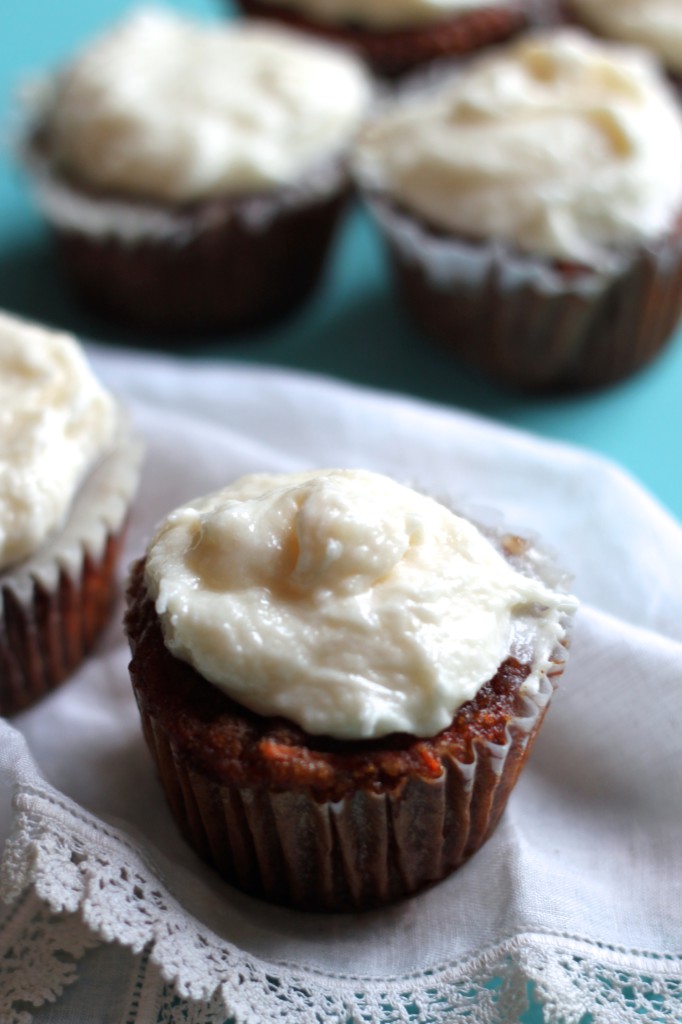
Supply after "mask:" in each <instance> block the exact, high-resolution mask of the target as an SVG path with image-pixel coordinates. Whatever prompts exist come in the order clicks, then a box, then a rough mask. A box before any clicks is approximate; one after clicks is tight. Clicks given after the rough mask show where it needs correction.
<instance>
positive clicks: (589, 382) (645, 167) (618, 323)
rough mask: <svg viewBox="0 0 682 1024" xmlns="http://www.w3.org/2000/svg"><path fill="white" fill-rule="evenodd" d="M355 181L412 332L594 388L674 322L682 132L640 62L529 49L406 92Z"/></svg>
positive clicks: (678, 294)
mask: <svg viewBox="0 0 682 1024" xmlns="http://www.w3.org/2000/svg"><path fill="white" fill-rule="evenodd" d="M357 171H358V176H359V179H360V181H361V182H362V183H363V185H364V188H365V190H366V193H367V195H368V197H369V198H370V201H371V205H372V209H373V211H374V213H375V214H376V217H377V221H378V223H379V225H380V227H381V228H382V230H383V232H384V235H385V237H386V240H387V242H388V247H389V251H390V253H391V256H392V260H393V264H394V267H395V271H396V275H397V279H398V290H399V292H400V294H401V295H402V297H403V298H404V300H405V302H406V305H407V308H408V309H409V311H410V313H411V314H412V316H413V318H414V320H415V321H416V322H417V323H418V324H419V325H420V326H421V327H423V328H424V330H425V331H426V332H427V333H428V334H430V335H432V336H434V337H435V338H437V339H438V340H440V341H441V342H443V343H444V344H446V345H447V346H448V347H449V348H451V349H452V350H453V351H455V352H456V353H457V354H458V355H459V356H461V357H462V359H464V360H466V361H468V362H470V363H472V364H474V365H476V366H478V367H481V368H482V369H483V370H485V371H487V372H489V373H490V374H492V375H494V376H495V377H497V378H500V379H501V380H503V381H506V382H509V383H512V384H515V385H521V386H523V387H531V388H573V387H591V386H597V385H603V384H606V383H608V382H611V381H614V380H617V379H618V378H621V377H624V376H626V375H627V374H629V373H632V372H633V371H635V370H637V369H639V368H640V367H641V366H643V365H644V364H645V363H646V362H648V361H649V360H650V359H652V358H653V357H654V356H655V355H656V354H657V353H658V352H659V351H660V349H661V348H662V347H663V345H664V344H665V342H666V341H667V340H668V338H669V337H670V335H671V333H672V331H673V330H674V327H675V325H676V323H677V320H678V318H679V315H680V311H681V308H682V233H681V231H680V215H681V213H682V116H681V114H680V110H679V109H678V107H677V105H676V103H675V100H674V97H673V96H672V95H671V93H670V92H669V90H668V88H667V86H666V83H665V82H664V81H663V80H662V78H661V76H660V75H659V73H658V71H657V68H656V67H655V66H654V64H653V62H650V61H649V60H648V59H647V57H646V56H645V55H644V54H643V53H642V52H640V51H634V50H629V49H626V48H623V47H620V46H615V45H612V44H605V43H601V42H598V41H596V40H593V39H591V38H589V37H588V36H584V35H582V34H579V33H577V32H574V31H571V30H564V31H559V32H554V33H546V34H538V35H530V36H527V37H525V38H523V39H522V40H521V41H520V42H518V43H514V44H511V45H509V46H507V47H505V48H502V49H500V50H498V51H497V52H496V53H495V54H491V55H489V56H486V57H484V58H481V59H480V60H478V61H476V62H473V63H472V64H470V65H469V66H468V67H467V68H466V69H465V70H463V71H462V72H461V73H460V74H459V75H456V76H451V77H449V78H447V79H445V80H441V81H440V82H438V83H437V84H436V85H435V86H432V87H430V88H426V89H425V90H423V91H416V92H415V93H413V94H410V95H409V97H405V98H403V99H402V100H400V101H398V102H397V103H396V104H395V105H394V106H393V107H392V108H390V109H388V110H386V111H385V112H384V113H383V114H381V115H380V116H378V117H377V118H376V119H375V120H374V121H373V123H372V124H371V125H370V126H369V127H368V128H367V129H366V131H365V132H364V133H363V135H362V137H361V139H360V141H359V144H358V150H357Z"/></svg>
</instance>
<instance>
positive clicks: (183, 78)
mask: <svg viewBox="0 0 682 1024" xmlns="http://www.w3.org/2000/svg"><path fill="white" fill-rule="evenodd" d="M370 94H371V90H370V85H369V80H368V78H367V76H366V72H365V71H364V70H363V67H362V65H361V64H360V62H359V61H358V60H356V58H355V57H353V56H352V55H350V54H347V53H345V52H343V51H340V50H337V49H335V48H333V47H330V46H327V45H325V44H322V43H318V42H313V41H311V40H309V39H307V38H304V37H299V36H296V35H294V34H293V33H290V32H286V31H284V30H282V29H276V28H274V27H267V26H265V25H260V24H257V23H239V24H229V25H220V26H218V25H208V24H206V25H204V24H200V23H194V22H191V21H186V20H183V19H181V18H179V17H176V16H175V15H172V14H170V13H165V12H162V11H158V10H148V11H142V12H138V13H137V14H134V15H132V16H131V17H130V18H128V19H127V20H126V21H124V22H123V23H121V24H120V25H119V26H117V27H116V28H114V29H113V30H112V31H110V32H109V33H107V34H106V35H104V36H103V37H102V38H101V39H99V40H97V41H96V42H94V43H93V44H92V45H91V46H89V47H88V48H87V49H86V50H85V51H84V52H83V53H81V54H80V56H78V57H77V58H76V59H75V60H74V61H73V62H72V63H71V64H70V65H69V66H68V67H66V68H65V69H64V70H63V71H62V72H61V74H59V75H57V76H56V79H55V81H54V83H53V89H52V96H51V98H50V100H49V101H48V103H47V110H46V112H45V118H44V125H43V128H44V134H45V136H46V139H47V146H48V150H49V154H50V158H51V160H52V162H53V164H54V166H55V167H56V168H58V169H59V170H60V171H61V172H63V173H64V174H65V175H67V176H70V177H72V178H74V179H75V180H77V181H78V182H80V183H82V184H84V185H85V186H89V187H91V188H94V189H97V190H103V191H106V192H109V193H112V192H113V193H115V194H117V195H124V196H129V197H137V198H146V199H151V200H157V201H161V202H171V203H181V202H191V201H197V200H202V199H207V198H211V197H215V196H225V195H233V194H243V193H249V192H254V191H256V192H257V191H262V190H269V189H274V188H277V187H280V186H283V185H288V184H292V183H295V182H296V181H297V180H298V179H300V177H301V175H302V174H304V173H306V172H307V171H308V170H310V169H312V168H314V167H315V166H316V165H317V164H318V163H322V162H323V161H324V160H327V159H329V158H331V157H332V156H336V155H338V154H339V153H340V152H342V151H343V150H344V148H345V147H347V145H348V142H349V140H350V139H351V137H352V136H353V135H354V133H355V132H356V130H357V128H358V127H359V125H360V122H361V120H362V119H363V117H364V115H365V113H366V110H367V108H368V105H369V101H370Z"/></svg>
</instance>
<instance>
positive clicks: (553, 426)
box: [0, 0, 682, 1024]
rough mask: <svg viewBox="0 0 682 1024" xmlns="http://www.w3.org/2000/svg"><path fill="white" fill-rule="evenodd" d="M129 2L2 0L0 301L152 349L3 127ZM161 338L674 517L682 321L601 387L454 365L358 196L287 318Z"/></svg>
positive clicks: (681, 415) (681, 427)
mask: <svg viewBox="0 0 682 1024" xmlns="http://www.w3.org/2000/svg"><path fill="white" fill-rule="evenodd" d="M132 6H133V5H132V4H131V3H129V2H126V0H95V2H93V0H60V2H59V3H55V2H54V0H22V2H12V0H0V116H1V117H2V120H3V129H4V136H5V145H4V148H3V150H2V152H0V307H2V308H5V309H7V310H10V311H13V312H16V313H19V314H22V315H24V316H27V317H30V318H33V319H37V320H40V321H44V322H45V323H48V324H52V325H56V326H59V327H65V328H68V329H70V330H73V331H75V332H77V333H78V334H79V335H80V336H81V337H84V338H88V339H94V340H99V341H103V342H107V343H113V344H120V345H123V346H128V347H147V348H157V349H158V348H160V347H163V345H162V343H161V342H159V341H158V340H150V339H149V338H144V337H140V336H133V335H131V334H130V333H127V332H124V331H121V330H119V329H117V328H116V327H114V326H112V325H111V324H108V323H106V322H105V321H103V320H100V319H97V318H96V317H94V316H93V315H90V314H88V313H86V312H84V311H83V310H82V309H81V308H80V307H79V305H78V303H77V302H76V300H75V299H74V298H73V297H72V296H71V294H70V293H69V292H68V290H67V289H66V288H65V286H64V283H63V281H62V280H61V278H60V276H59V274H58V271H57V268H56V267H55V263H54V260H53V253H52V249H51V245H50V238H49V234H48V232H47V230H46V228H45V227H44V225H43V223H42V221H41V219H40V217H39V215H38V214H37V213H36V212H35V210H34V208H33V206H32V203H31V198H30V195H29V192H28V189H27V188H26V184H25V182H24V180H23V179H22V174H21V171H20V169H18V168H17V167H16V165H15V164H14V162H13V160H12V157H11V146H10V144H9V141H8V140H9V137H10V135H11V122H12V117H11V112H12V108H13V99H12V97H13V95H14V93H15V90H16V87H17V86H18V85H19V83H20V82H21V81H22V80H26V79H30V77H31V76H32V75H35V74H36V73H39V72H41V71H43V70H45V69H49V68H51V67H53V66H55V65H56V64H57V63H58V62H59V61H60V60H63V59H64V58H65V57H66V56H68V55H69V54H70V53H72V52H73V50H74V49H75V48H76V47H78V46H79V45H81V44H83V43H84V42H86V41H87V40H88V39H89V38H91V37H92V35H93V34H94V33H96V32H98V31H100V30H101V29H102V28H104V27H105V26H106V25H108V24H109V23H110V22H111V21H112V20H113V19H114V18H116V17H118V16H120V15H121V14H123V13H124V12H125V11H127V10H129V9H130V8H131V7H132ZM172 6H174V7H176V8H178V9H179V10H182V11H185V12H187V13H192V14H196V15H200V16H202V17H209V18H210V17H213V18H218V17H224V15H225V12H226V9H227V6H226V4H224V3H222V2H221V0H214V2H211V0H175V3H174V4H172ZM166 347H167V349H168V350H169V351H173V352H175V353H176V354H182V355H186V356H188V357H191V358H200V357H202V356H211V357H216V356H219V357H224V358H225V359H228V360H242V361H244V360H246V361H252V362H258V363H271V364H276V365H282V366H287V367H291V368H295V369H303V370H312V371H317V372H323V373H327V374H332V375H335V376H338V377H342V378H344V379H347V380H350V381H355V382H359V383H362V384H369V385H372V386H375V387H380V388H387V389H392V390H396V391H401V392H405V393H410V394H414V395H417V396H419V397H422V398H426V399H431V400H434V401H437V402H439V403H443V404H446V405H452V406H458V407H461V408H465V409H469V410H472V411H474V412H477V413H480V414H483V415H485V416H489V417H492V418H494V419H496V420H500V421H503V422H505V423H508V424H513V425H516V426H518V427H522V428H525V429H528V430H531V431H534V432H536V433H538V434H542V435H545V436H547V437H551V438H557V439H562V440H565V441H569V442H575V443H577V444H580V445H583V446H586V447H587V448H590V449H592V450H594V451H597V452H600V453H602V454H604V455H606V456H608V457H610V458H612V459H614V460H616V461H617V462H618V463H619V464H621V465H622V466H623V467H625V468H626V469H627V470H629V471H630V472H631V473H632V474H633V475H634V476H635V477H636V478H637V479H639V481H640V482H641V483H642V484H643V485H644V486H645V487H647V488H648V489H649V490H650V491H651V492H652V493H653V495H654V496H655V497H657V498H658V499H659V500H660V502H662V503H663V504H664V505H665V506H667V508H668V509H669V510H670V511H671V512H672V513H673V514H674V515H675V516H676V517H678V518H682V474H680V472H679V461H680V460H679V456H678V450H679V443H680V441H679V439H680V436H681V435H682V332H678V334H677V337H676V338H675V339H674V340H673V342H672V344H671V345H670V346H669V347H668V348H667V350H666V351H665V353H664V354H663V355H662V356H661V357H660V358H659V359H658V360H657V361H656V362H655V363H654V364H653V365H652V366H651V367H649V368H647V369H646V370H644V371H643V372H641V373H640V374H639V375H637V376H636V377H634V378H632V379H631V380H628V381H626V382H624V383H622V384H619V385H617V386H614V387H611V388H609V389H607V390H603V391H600V392H596V393H590V394H586V395H576V396H571V397H562V398H538V397H527V396H520V395H518V394H514V393H511V392H509V391H506V390H503V389H501V388H499V387H496V386H493V385H491V384H490V383H488V382H486V381H485V380H483V379H482V378H481V377H479V376H477V375H474V374H473V373H470V372H468V371H466V370H464V369H462V368H461V367H460V366H459V365H457V364H456V363H455V362H453V361H452V360H451V359H450V358H449V357H448V356H447V355H446V354H445V353H443V352H441V351H439V350H438V349H436V348H435V347H433V346H432V345H431V344H430V343H429V342H428V341H427V340H426V339H424V338H422V337H421V336H420V335H419V334H418V333H417V332H416V331H415V330H414V329H413V328H412V327H411V326H410V325H409V324H408V323H407V322H406V321H405V319H404V317H403V315H402V312H401V309H400V307H399V306H398V305H397V304H396V301H395V297H394V295H393V293H392V291H391V287H390V280H389V277H388V272H387V268H386V266H385V263H384V260H383V252H382V249H381V246H380V244H379V241H378V239H377V238H376V237H375V235H374V233H373V231H372V228H371V225H370V224H369V222H368V221H367V219H366V217H365V216H364V214H363V213H362V211H361V210H359V209H356V210H354V211H353V212H352V213H351V215H350V217H349V218H348V220H347V222H346V225H345V227H344V229H343V231H342V233H341V235H340V237H339V239H338V243H337V246H336V248H335V251H334V253H333V257H332V260H331V262H330V266H329V272H328V274H327V276H326V278H325V281H324V284H323V285H322V287H321V288H320V289H319V291H318V293H317V294H316V295H315V297H314V298H313V299H312V301H311V302H310V303H309V304H308V305H307V306H306V307H305V308H304V309H303V310H302V311H301V312H300V313H298V314H297V315H295V316H293V317H292V318H290V319H289V320H287V322H286V323H285V324H283V325H281V326H279V327H277V328H275V329H272V330H268V331H265V332H261V333H259V334H255V335H251V336H249V337H238V338H232V339H226V338H221V337H211V338H200V339H195V338H185V339H178V340H176V341H175V342H173V344H172V346H166ZM55 1019H59V1018H58V1017H55ZM83 1019H85V1018H83ZM522 1019H523V1020H524V1021H526V1022H527V1024H531V1022H532V1024H538V1022H539V1021H541V1020H542V1013H541V1011H540V1009H539V1008H538V1007H537V1005H533V1006H532V1007H531V1010H530V1011H529V1012H528V1013H527V1014H526V1015H524V1017H523V1018H522Z"/></svg>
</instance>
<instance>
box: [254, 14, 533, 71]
mask: <svg viewBox="0 0 682 1024" xmlns="http://www.w3.org/2000/svg"><path fill="white" fill-rule="evenodd" d="M238 3H239V6H240V7H241V8H242V10H243V11H244V12H245V13H246V14H250V15H255V16H256V17H259V18H271V19H275V20H277V21H279V22H282V23H284V24H288V25H291V26H293V27H295V28H297V29H300V30H301V31H305V32H308V33H312V34H313V35H316V36H318V37H322V38H327V39H331V40H335V41H338V42H341V43H343V44H345V45H346V46H349V47H351V48H352V49H353V50H355V51H356V52H357V53H358V54H359V55H360V56H361V57H362V58H363V59H364V60H366V61H367V62H368V64H369V65H370V66H371V68H372V69H373V70H374V71H375V72H376V73H377V74H379V75H383V76H387V77H394V76H397V75H401V74H403V73H405V72H406V71H409V70H412V69H413V68H415V67H417V66H419V65H421V64H425V63H427V62H428V61H432V60H435V59H436V58H445V57H464V56H469V55H470V54H472V53H474V52H477V51H479V50H481V49H483V48H484V47H486V46H490V45H492V44H495V43H500V42H502V41H503V40H505V39H508V38H509V37H510V36H512V35H514V33H516V32H518V31H520V30H521V29H523V28H524V27H526V26H527V25H528V24H529V22H530V21H531V15H532V13H533V11H534V10H535V8H538V7H539V6H540V2H539V0H238Z"/></svg>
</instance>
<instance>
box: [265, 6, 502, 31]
mask: <svg viewBox="0 0 682 1024" xmlns="http://www.w3.org/2000/svg"><path fill="white" fill-rule="evenodd" d="M265 2H266V3H271V4H272V5H273V7H286V8H289V9H290V10H293V11H297V12H298V13H301V14H305V15H306V17H309V18H313V19H314V20H315V21H321V22H328V23H330V24H338V23H339V22H341V23H346V22H351V23H352V24H354V25H359V26H361V27H363V28H369V29H378V30H381V29H401V28H409V27H411V26H415V25H429V24H432V23H434V22H438V21H443V20H445V19H447V18H449V17H452V16H453V15H457V14H466V13H468V12H469V11H477V10H481V9H484V8H486V7H488V8H489V7H495V8H504V7H511V6H513V5H514V4H515V0H265Z"/></svg>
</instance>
